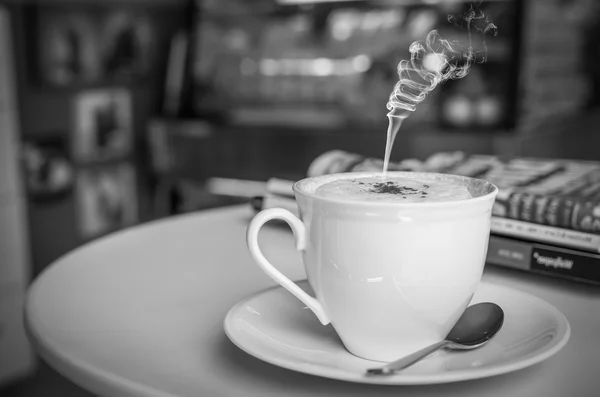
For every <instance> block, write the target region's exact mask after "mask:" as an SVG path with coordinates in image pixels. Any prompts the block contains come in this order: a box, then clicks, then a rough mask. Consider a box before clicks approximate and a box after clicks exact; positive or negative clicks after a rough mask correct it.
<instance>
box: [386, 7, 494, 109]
mask: <svg viewBox="0 0 600 397" xmlns="http://www.w3.org/2000/svg"><path fill="white" fill-rule="evenodd" d="M462 20H463V21H464V22H465V24H466V28H467V32H468V37H469V43H468V47H467V48H466V49H464V48H461V46H460V43H458V42H456V41H452V42H451V41H449V40H446V39H444V38H442V37H441V36H440V34H439V33H438V31H437V30H432V31H431V32H429V34H428V35H427V38H426V39H425V45H423V44H422V43H421V42H419V41H415V42H414V43H412V44H411V45H410V47H409V52H410V60H402V61H400V63H399V64H398V77H399V79H398V82H397V83H396V85H395V86H394V89H393V91H392V93H391V94H390V98H389V100H388V103H387V109H388V110H389V113H388V117H399V118H402V119H404V118H406V117H408V115H409V112H414V111H415V109H416V106H417V105H418V104H419V103H421V102H423V101H424V100H425V98H426V97H427V94H429V92H430V91H432V90H433V89H434V88H435V87H436V86H437V85H438V84H440V83H443V82H445V81H447V80H457V79H461V78H463V77H465V76H466V75H467V74H468V73H469V69H470V67H471V65H472V64H473V63H474V62H478V63H483V62H485V61H486V59H487V47H486V44H485V35H486V34H488V33H492V34H493V35H494V36H495V35H496V34H497V33H498V29H497V27H496V25H494V23H493V22H491V21H490V20H489V19H488V18H487V17H486V16H485V15H484V14H483V12H482V11H480V10H477V11H476V10H475V9H474V8H473V6H471V7H470V8H469V10H468V11H467V12H465V13H464V14H463V16H462ZM448 21H449V22H450V23H453V24H454V25H455V26H459V22H460V21H458V20H457V19H456V18H455V17H454V16H453V15H449V16H448ZM477 21H482V22H483V26H477V24H476V22H477ZM480 24H481V23H480ZM471 28H473V29H475V30H476V31H477V32H479V33H480V34H481V37H482V47H483V48H482V49H481V50H479V51H474V50H473V46H472V42H471Z"/></svg>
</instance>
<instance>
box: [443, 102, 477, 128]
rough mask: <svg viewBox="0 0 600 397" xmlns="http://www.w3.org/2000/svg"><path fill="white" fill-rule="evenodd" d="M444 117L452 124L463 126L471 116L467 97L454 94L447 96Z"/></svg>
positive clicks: (471, 111) (471, 110)
mask: <svg viewBox="0 0 600 397" xmlns="http://www.w3.org/2000/svg"><path fill="white" fill-rule="evenodd" d="M444 113H445V116H446V119H447V120H448V121H449V122H450V123H452V124H454V125H460V126H465V125H467V124H469V123H470V122H471V120H472V118H473V107H472V106H471V102H470V101H469V99H468V98H467V97H465V96H463V95H455V96H454V97H452V98H449V99H448V100H447V101H446V103H445V106H444Z"/></svg>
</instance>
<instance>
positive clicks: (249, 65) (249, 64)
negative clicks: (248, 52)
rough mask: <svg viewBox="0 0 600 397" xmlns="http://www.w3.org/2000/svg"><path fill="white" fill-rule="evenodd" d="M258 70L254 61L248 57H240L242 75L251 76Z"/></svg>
mask: <svg viewBox="0 0 600 397" xmlns="http://www.w3.org/2000/svg"><path fill="white" fill-rule="evenodd" d="M257 71H258V65H256V61H255V60H254V59H250V58H244V59H242V62H240V72H241V73H242V74H243V75H244V76H251V75H253V74H255V73H256V72H257Z"/></svg>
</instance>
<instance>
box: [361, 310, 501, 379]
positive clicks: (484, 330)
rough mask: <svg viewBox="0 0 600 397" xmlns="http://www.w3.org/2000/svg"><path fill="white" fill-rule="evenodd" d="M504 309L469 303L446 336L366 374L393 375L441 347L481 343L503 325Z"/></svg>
mask: <svg viewBox="0 0 600 397" xmlns="http://www.w3.org/2000/svg"><path fill="white" fill-rule="evenodd" d="M503 323H504V312H503V311H502V309H501V308H500V306H498V305H496V304H495V303H490V302H485V303H478V304H476V305H473V306H469V307H468V308H467V310H465V312H464V313H463V314H462V316H461V317H460V318H459V319H458V322H457V323H456V325H455V326H454V328H452V330H451V331H450V333H449V334H448V336H446V339H444V340H443V341H440V342H438V343H434V344H433V345H430V346H427V347H425V348H423V349H421V350H419V351H416V352H414V353H412V354H409V355H408V356H406V357H403V358H401V359H399V360H396V361H393V362H391V363H389V364H387V365H385V366H383V367H381V368H371V369H368V370H367V374H368V375H393V374H395V373H396V372H397V371H400V370H402V369H404V368H407V367H409V366H411V365H413V364H414V363H416V362H417V361H420V360H421V359H423V358H425V357H427V356H429V355H430V354H432V353H434V352H435V351H437V350H439V349H443V348H447V349H451V350H470V349H475V348H477V347H480V346H482V345H484V344H485V343H486V342H487V341H489V340H490V339H491V338H492V337H493V336H494V335H496V333H497V332H498V331H499V330H500V328H502V324H503Z"/></svg>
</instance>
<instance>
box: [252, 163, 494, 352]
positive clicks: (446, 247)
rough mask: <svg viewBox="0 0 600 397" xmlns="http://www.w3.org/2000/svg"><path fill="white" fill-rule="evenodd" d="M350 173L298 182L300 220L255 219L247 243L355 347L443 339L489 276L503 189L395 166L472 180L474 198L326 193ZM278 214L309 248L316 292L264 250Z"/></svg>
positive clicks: (410, 345)
mask: <svg viewBox="0 0 600 397" xmlns="http://www.w3.org/2000/svg"><path fill="white" fill-rule="evenodd" d="M375 175H377V174H376V173H362V172H361V173H358V172H353V173H344V174H333V175H324V176H319V177H313V178H307V179H303V180H301V181H299V182H296V183H295V184H294V193H295V197H296V202H297V204H298V209H299V214H300V219H302V220H300V219H299V218H297V217H296V216H295V215H293V214H292V213H291V212H289V211H288V210H285V209H282V208H272V209H267V210H263V211H261V212H260V213H258V214H257V215H256V216H255V217H254V219H252V221H251V222H250V225H249V227H248V231H247V243H248V248H249V250H250V253H251V255H252V256H253V258H254V259H255V261H256V263H257V264H258V265H259V266H260V267H261V268H262V269H263V270H264V271H265V272H266V273H267V274H268V275H269V276H270V277H271V278H273V279H274V280H275V281H276V282H278V283H279V284H280V285H282V286H283V287H284V288H286V289H287V290H288V291H289V292H291V293H292V294H293V295H295V296H296V297H297V298H298V299H300V300H301V301H302V302H303V303H305V304H306V306H307V307H308V308H309V309H311V310H312V311H313V312H314V313H315V314H316V316H317V317H318V319H319V320H320V321H321V323H322V324H323V325H327V324H329V323H331V324H332V325H333V327H334V328H335V330H336V332H337V334H338V335H339V337H340V339H341V340H342V342H343V344H344V346H345V347H346V349H347V350H348V351H350V352H351V353H352V354H354V355H356V356H359V357H362V358H365V359H369V360H375V361H383V362H389V361H392V360H395V359H397V358H399V357H402V356H404V355H407V354H410V353H412V352H414V351H416V350H418V349H420V348H423V347H425V346H427V345H429V344H432V343H435V342H438V341H440V340H442V339H444V337H445V336H446V335H447V334H448V332H449V331H450V330H451V329H452V327H453V326H454V324H455V323H456V322H457V321H458V318H459V317H460V316H461V314H462V313H463V311H464V310H465V308H466V307H467V305H468V304H469V302H470V301H471V298H472V296H473V294H474V293H475V290H476V288H477V286H478V284H479V282H480V280H481V275H482V272H483V268H484V264H485V258H486V253H487V248H488V240H489V233H490V219H491V210H492V206H493V204H494V200H495V197H496V194H497V193H498V189H497V188H496V186H494V185H492V184H491V183H489V182H486V181H482V180H479V179H474V178H467V177H462V176H456V175H446V174H435V173H413V172H389V173H388V175H389V176H390V177H411V178H415V177H416V178H418V180H419V181H422V182H423V183H427V181H444V182H451V183H456V184H460V185H463V186H466V187H467V188H468V190H469V192H470V193H471V195H472V196H473V198H470V199H465V200H459V201H447V202H430V203H426V202H413V203H402V202H381V201H355V200H344V199H336V198H331V197H322V196H318V195H316V194H315V191H316V189H317V188H318V187H319V186H321V185H323V184H324V183H328V182H331V181H334V180H337V179H340V178H360V177H371V176H375ZM272 219H281V220H284V221H286V222H287V223H288V224H289V225H290V227H291V228H292V230H293V232H294V235H295V238H296V248H297V249H298V250H299V251H301V252H302V255H303V260H304V266H305V270H306V274H307V277H308V281H309V283H310V285H311V287H312V288H313V290H314V293H315V296H314V297H313V296H310V295H309V294H307V293H306V292H304V291H303V290H302V289H301V288H300V287H298V286H297V285H296V284H295V283H294V282H292V281H291V280H289V279H288V278H287V277H285V276H284V275H283V274H282V273H281V272H279V271H278V270H277V269H276V268H275V267H274V266H273V265H272V264H271V263H269V262H268V261H267V259H266V258H265V257H264V256H263V254H262V253H261V250H260V248H259V246H258V232H259V229H260V228H261V227H262V225H263V224H264V223H266V222H268V221H270V220H272Z"/></svg>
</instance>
